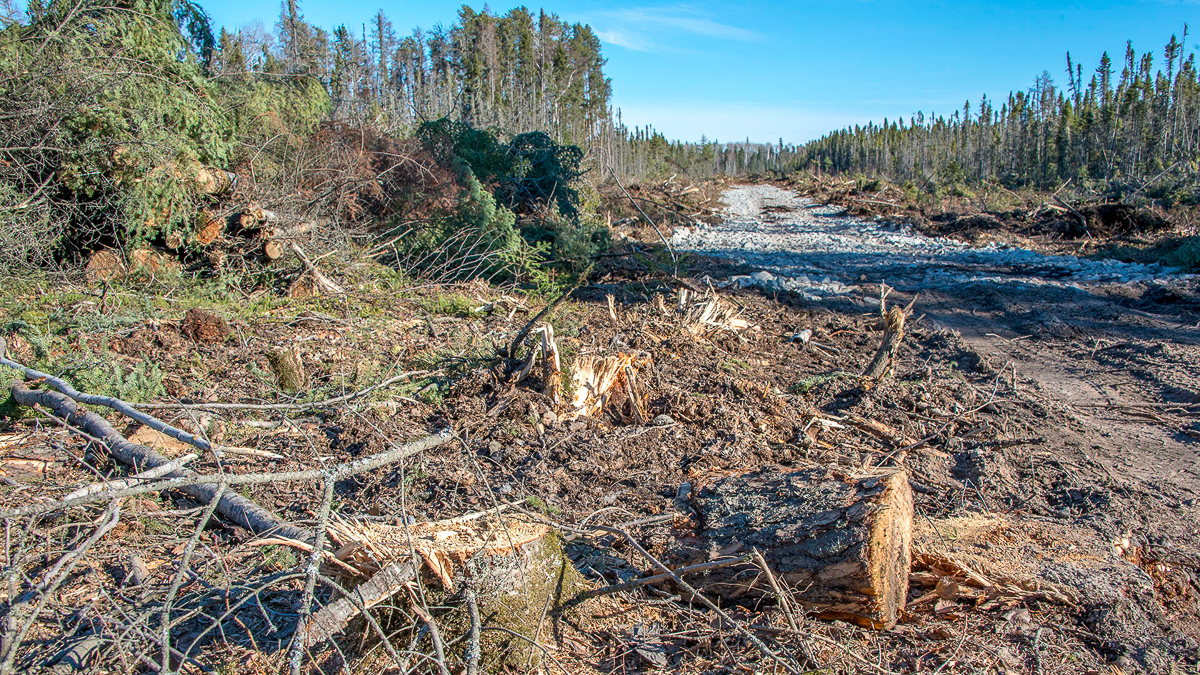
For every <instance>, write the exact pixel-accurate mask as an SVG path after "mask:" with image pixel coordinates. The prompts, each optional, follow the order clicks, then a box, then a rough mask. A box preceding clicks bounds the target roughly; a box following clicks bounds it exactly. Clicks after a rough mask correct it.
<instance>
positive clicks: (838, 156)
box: [794, 26, 1200, 201]
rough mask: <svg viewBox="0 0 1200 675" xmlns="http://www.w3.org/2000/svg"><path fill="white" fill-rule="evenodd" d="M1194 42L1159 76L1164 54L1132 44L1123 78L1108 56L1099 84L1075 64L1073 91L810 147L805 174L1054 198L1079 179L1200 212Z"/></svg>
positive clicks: (1175, 46) (1199, 106) (1017, 97)
mask: <svg viewBox="0 0 1200 675" xmlns="http://www.w3.org/2000/svg"><path fill="white" fill-rule="evenodd" d="M1186 40H1187V27H1186V26H1185V27H1184V31H1183V33H1182V39H1178V38H1177V37H1176V36H1175V35H1172V36H1171V39H1170V41H1169V42H1167V44H1166V47H1165V48H1164V49H1163V58H1162V60H1161V61H1159V62H1158V63H1159V67H1158V68H1155V63H1156V59H1155V54H1154V53H1152V52H1146V53H1143V54H1140V55H1139V54H1138V53H1137V52H1136V51H1135V50H1134V48H1133V45H1132V43H1127V44H1126V48H1125V55H1124V59H1123V62H1122V65H1121V69H1120V73H1119V74H1117V73H1116V72H1115V68H1114V64H1113V61H1112V59H1111V58H1110V57H1109V55H1108V54H1107V53H1105V54H1104V55H1103V56H1102V57H1101V59H1100V63H1099V65H1098V66H1097V67H1096V68H1095V70H1094V71H1093V72H1091V73H1085V72H1084V70H1083V66H1082V65H1081V64H1078V63H1076V62H1075V61H1074V60H1073V59H1072V57H1071V55H1070V54H1069V53H1068V54H1067V58H1066V66H1067V67H1066V72H1067V74H1068V77H1067V83H1068V84H1067V87H1066V88H1065V89H1062V88H1059V87H1056V86H1055V84H1054V81H1053V79H1052V78H1051V76H1050V74H1049V73H1045V72H1043V73H1042V75H1040V76H1039V77H1038V78H1036V80H1035V82H1034V85H1033V87H1031V88H1030V89H1029V90H1028V91H1017V92H1013V93H1010V94H1009V96H1008V98H1007V100H1005V101H1003V102H1001V104H1000V106H999V108H997V107H996V104H995V102H994V101H991V100H989V99H988V98H987V97H986V96H985V97H983V98H982V99H981V100H980V102H979V103H978V104H977V105H976V106H974V107H973V106H972V105H971V102H970V101H968V102H967V103H965V104H964V105H963V108H962V110H960V111H955V112H954V113H952V114H951V115H949V116H948V117H946V116H942V115H929V116H925V115H924V114H922V113H917V114H915V115H913V116H912V117H910V118H909V119H908V120H907V122H906V121H905V120H904V119H903V118H901V119H897V120H895V121H889V120H886V119H885V120H884V121H883V122H882V123H881V124H867V125H866V126H855V127H853V128H847V129H842V130H839V131H835V132H833V133H831V134H829V135H827V136H825V137H823V138H821V139H820V140H817V141H813V142H811V143H809V144H807V145H805V146H804V147H803V148H801V150H800V151H799V153H798V154H797V157H796V159H795V163H794V165H795V166H796V167H798V168H802V169H807V170H810V171H825V172H832V173H838V174H852V173H859V172H861V173H865V174H873V175H879V176H883V177H887V178H890V179H892V180H896V181H914V182H916V183H918V184H919V185H925V186H928V185H934V186H936V185H953V184H963V183H979V182H983V181H995V182H998V183H1000V184H1002V185H1004V186H1006V187H1009V188H1017V187H1037V188H1052V187H1054V186H1057V185H1061V184H1062V183H1064V182H1065V181H1067V180H1074V181H1075V182H1076V184H1077V185H1079V184H1090V185H1093V186H1096V187H1098V188H1101V189H1104V190H1109V191H1115V192H1117V193H1131V192H1134V191H1138V190H1142V189H1146V190H1150V189H1155V190H1157V192H1158V193H1160V194H1161V195H1162V196H1167V197H1169V198H1172V199H1185V200H1193V201H1195V200H1198V199H1200V196H1198V195H1197V192H1196V186H1197V172H1198V170H1200V167H1198V166H1197V161H1198V158H1200V73H1198V71H1197V67H1196V59H1195V55H1194V54H1188V53H1186V49H1185V47H1184V44H1185V42H1186ZM1151 181H1154V185H1153V186H1152V185H1150V182H1151ZM1168 193H1169V194H1168Z"/></svg>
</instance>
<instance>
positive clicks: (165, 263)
mask: <svg viewBox="0 0 1200 675" xmlns="http://www.w3.org/2000/svg"><path fill="white" fill-rule="evenodd" d="M129 262H130V267H131V268H132V269H134V270H142V271H144V272H149V273H150V274H155V275H164V274H166V275H175V274H179V273H180V272H181V271H182V270H183V266H182V265H180V264H179V260H178V259H177V258H176V257H175V256H173V255H171V253H170V252H168V251H163V250H160V249H157V248H138V249H134V250H132V251H130V252H129Z"/></svg>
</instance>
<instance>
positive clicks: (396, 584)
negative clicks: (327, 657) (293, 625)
mask: <svg viewBox="0 0 1200 675" xmlns="http://www.w3.org/2000/svg"><path fill="white" fill-rule="evenodd" d="M415 577H416V570H415V569H413V566H412V565H411V564H410V563H391V564H389V565H387V566H385V567H384V568H383V569H381V570H379V571H378V572H376V573H375V574H374V575H373V576H372V577H371V578H370V579H368V580H367V581H365V582H364V583H362V584H360V585H359V586H358V587H357V588H355V589H354V590H352V591H351V593H353V594H354V599H355V600H357V601H358V602H357V603H355V602H353V601H351V600H350V599H349V598H345V597H342V598H338V599H337V600H335V601H333V602H331V603H329V604H328V605H326V606H325V607H323V608H322V609H321V611H319V612H317V613H316V614H314V615H313V616H312V618H311V619H309V622H308V626H307V628H306V631H305V644H306V645H308V646H312V645H314V644H317V643H319V642H323V641H325V640H331V639H333V638H334V636H336V635H337V634H338V633H340V632H342V630H344V629H345V628H346V626H347V625H348V624H349V623H350V621H351V620H353V619H354V618H355V617H357V616H358V615H359V614H360V613H361V612H360V611H359V608H360V607H361V608H362V609H366V610H369V609H371V608H372V607H374V606H376V605H378V604H379V603H381V602H383V601H385V600H387V599H388V598H390V597H392V596H393V595H395V594H396V593H397V592H399V591H400V590H401V589H402V588H404V584H405V583H407V582H408V581H411V580H412V579H413V578H415Z"/></svg>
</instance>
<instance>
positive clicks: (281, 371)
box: [267, 345, 308, 394]
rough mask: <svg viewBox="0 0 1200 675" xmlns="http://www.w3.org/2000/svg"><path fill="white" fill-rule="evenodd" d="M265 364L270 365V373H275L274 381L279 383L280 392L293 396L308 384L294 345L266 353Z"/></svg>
mask: <svg viewBox="0 0 1200 675" xmlns="http://www.w3.org/2000/svg"><path fill="white" fill-rule="evenodd" d="M267 363H269V364H270V365H271V371H272V372H273V373H275V381H276V382H278V383H279V388H280V389H281V390H283V391H285V392H287V393H289V394H295V393H296V392H298V391H300V390H301V389H303V388H304V386H305V385H307V384H308V375H307V374H305V372H304V362H303V361H301V360H300V348H299V347H297V346H296V345H292V346H290V347H284V348H282V349H273V350H271V351H269V352H267Z"/></svg>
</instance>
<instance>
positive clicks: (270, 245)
mask: <svg viewBox="0 0 1200 675" xmlns="http://www.w3.org/2000/svg"><path fill="white" fill-rule="evenodd" d="M286 251H287V245H286V244H284V243H283V242H282V241H279V240H277V239H268V240H267V241H265V242H263V257H264V258H266V259H267V260H279V259H280V258H282V257H283V254H284V252H286Z"/></svg>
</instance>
